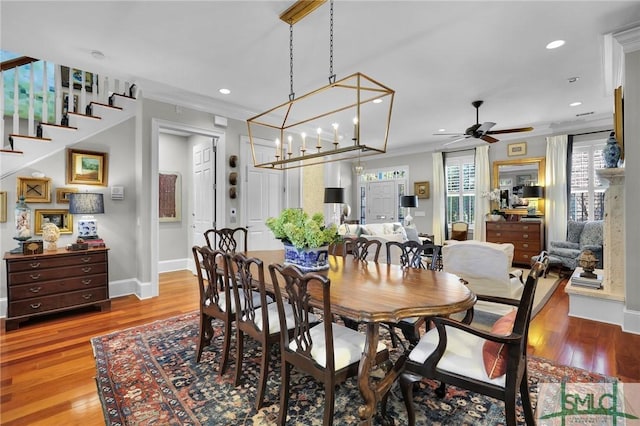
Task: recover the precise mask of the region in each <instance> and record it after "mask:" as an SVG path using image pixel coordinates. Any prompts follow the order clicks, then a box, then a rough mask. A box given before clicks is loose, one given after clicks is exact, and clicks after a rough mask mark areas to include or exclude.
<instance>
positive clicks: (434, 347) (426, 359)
mask: <svg viewBox="0 0 640 426" xmlns="http://www.w3.org/2000/svg"><path fill="white" fill-rule="evenodd" d="M548 262H549V258H548V256H547V254H546V252H542V253H541V254H540V256H539V257H538V261H537V262H536V263H535V264H534V265H533V266H532V268H531V271H530V273H529V276H528V277H527V281H526V283H525V287H524V291H523V293H522V297H521V298H520V300H516V299H508V298H502V297H490V296H482V295H478V296H477V297H478V300H486V301H490V302H494V303H502V304H505V305H510V306H513V307H516V308H517V309H516V310H513V311H512V312H510V313H508V314H507V315H505V316H503V317H501V318H500V319H499V320H498V321H496V323H495V324H494V325H493V327H492V329H491V331H484V330H481V329H478V328H474V327H472V325H469V324H466V323H464V322H459V321H456V320H453V319H450V318H443V317H435V318H432V321H433V323H434V324H435V328H433V329H431V330H429V331H428V332H427V333H425V334H424V336H422V338H421V339H420V342H419V343H418V345H416V347H415V348H414V349H413V350H412V351H411V352H410V353H409V356H408V359H407V360H406V362H405V365H404V372H403V373H402V374H401V376H400V388H401V390H402V395H403V398H404V403H405V405H406V407H407V413H408V420H409V425H414V424H415V411H414V407H413V384H414V383H415V382H417V381H420V380H422V378H429V379H434V380H438V381H440V382H441V383H442V384H441V386H440V387H439V388H438V389H437V390H436V395H437V396H439V397H441V398H442V397H444V395H445V386H446V384H447V383H449V384H451V385H454V386H457V387H459V388H463V389H468V390H470V391H473V392H477V393H480V394H483V395H488V396H490V397H492V398H496V399H500V400H502V401H504V405H505V416H506V424H507V425H510V426H512V425H513V426H515V425H516V398H517V393H518V390H520V397H521V400H522V408H523V411H524V417H525V421H526V423H527V424H531V425H533V424H535V423H534V417H533V410H532V408H531V399H530V396H529V387H528V386H529V385H528V375H527V336H528V333H529V321H530V320H531V310H532V307H533V299H534V295H535V291H536V286H537V284H538V278H539V277H540V275H542V274H543V273H544V271H545V269H546V267H547V265H548ZM386 398H387V396H385V398H384V399H383V402H382V412H383V414H385V412H386V403H387V401H386Z"/></svg>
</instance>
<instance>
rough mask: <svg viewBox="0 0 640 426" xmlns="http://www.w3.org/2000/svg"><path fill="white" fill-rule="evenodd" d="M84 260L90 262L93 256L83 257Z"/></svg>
mask: <svg viewBox="0 0 640 426" xmlns="http://www.w3.org/2000/svg"><path fill="white" fill-rule="evenodd" d="M82 261H83V262H84V263H89V262H91V256H87V257H83V258H82Z"/></svg>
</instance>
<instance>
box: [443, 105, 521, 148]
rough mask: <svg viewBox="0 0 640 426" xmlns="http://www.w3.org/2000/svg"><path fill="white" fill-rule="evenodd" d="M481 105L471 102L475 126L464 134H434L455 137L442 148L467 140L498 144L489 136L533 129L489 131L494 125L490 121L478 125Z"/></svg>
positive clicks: (496, 140) (519, 128)
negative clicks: (474, 110) (474, 114)
mask: <svg viewBox="0 0 640 426" xmlns="http://www.w3.org/2000/svg"><path fill="white" fill-rule="evenodd" d="M483 103H484V101H473V102H471V105H473V107H474V108H475V109H476V124H474V125H473V126H471V127H469V128H468V129H467V130H465V131H464V133H434V135H446V136H452V137H457V139H455V140H453V141H451V142H447V143H445V144H444V146H447V145H450V144H452V143H455V142H459V141H462V140H465V139H469V138H474V139H482V140H483V141H485V142H488V143H494V142H498V139H496V138H494V137H492V136H490V135H499V134H502V133H517V132H530V131H532V130H533V127H518V128H513V129H503V130H491V128H492V127H493V126H495V125H496V123H493V122H491V121H485V122H484V123H482V124H480V120H479V109H480V105H482V104H483Z"/></svg>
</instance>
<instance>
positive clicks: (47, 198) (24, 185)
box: [17, 176, 51, 203]
mask: <svg viewBox="0 0 640 426" xmlns="http://www.w3.org/2000/svg"><path fill="white" fill-rule="evenodd" d="M17 182H18V188H17V189H18V197H20V196H21V195H22V196H24V201H25V202H27V203H50V202H51V179H49V178H35V177H25V176H19V177H18V178H17Z"/></svg>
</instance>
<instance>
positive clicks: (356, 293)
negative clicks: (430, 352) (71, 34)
mask: <svg viewBox="0 0 640 426" xmlns="http://www.w3.org/2000/svg"><path fill="white" fill-rule="evenodd" d="M246 254H247V255H248V256H251V257H257V258H259V259H261V260H262V261H263V262H264V264H265V266H266V265H269V264H271V263H279V264H282V263H283V262H284V251H282V250H264V251H249V252H247V253H246ZM318 273H320V274H322V275H326V276H328V277H329V278H330V279H331V287H330V295H331V310H332V313H333V314H336V315H340V316H344V317H347V318H349V319H351V320H354V321H357V322H363V323H365V324H366V338H367V339H366V344H365V349H364V351H363V353H362V359H361V360H360V365H359V370H358V387H359V389H360V392H361V393H362V397H363V399H364V404H363V405H362V406H360V407H359V408H358V414H359V416H360V418H361V419H362V420H363V422H364V423H365V424H370V423H371V420H372V417H373V415H374V413H375V407H376V404H377V403H378V401H380V400H381V399H382V397H383V396H384V395H385V394H386V392H388V390H389V388H390V387H391V385H392V384H393V382H394V381H395V379H396V378H397V376H398V374H399V373H400V371H401V368H402V365H401V363H402V362H404V357H403V356H402V357H400V359H398V360H397V361H396V365H394V366H393V368H391V369H390V370H389V371H388V372H387V374H386V376H385V377H384V378H383V379H382V380H380V381H376V383H375V384H374V383H373V382H372V381H371V380H370V372H371V369H372V367H374V365H373V362H374V360H375V355H376V348H377V345H378V339H379V326H380V323H382V322H398V321H400V320H402V319H403V318H409V317H433V316H444V315H450V314H453V313H456V312H462V311H466V310H468V309H469V308H471V307H473V305H474V304H475V302H476V295H475V294H474V293H473V292H472V291H471V290H469V288H468V287H467V286H465V285H464V282H463V281H462V280H461V279H460V278H459V277H458V276H456V275H453V274H450V273H447V272H442V271H431V270H427V269H415V268H406V267H402V266H400V265H392V264H385V263H376V262H368V261H360V260H355V259H353V258H352V257H351V256H348V257H342V256H334V255H330V256H329V269H326V270H323V271H318ZM265 280H266V283H265V285H266V287H267V289H269V287H271V288H273V287H272V283H271V277H270V276H269V274H265ZM310 295H311V298H312V299H315V300H318V306H319V307H321V304H320V301H321V297H322V293H321V291H320V289H318V291H317V292H315V291H314V289H310Z"/></svg>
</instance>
